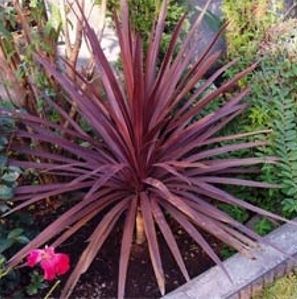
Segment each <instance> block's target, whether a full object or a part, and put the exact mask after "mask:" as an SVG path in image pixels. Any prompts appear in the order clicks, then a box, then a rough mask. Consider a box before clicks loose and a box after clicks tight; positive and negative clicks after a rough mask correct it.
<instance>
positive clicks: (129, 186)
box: [2, 0, 285, 299]
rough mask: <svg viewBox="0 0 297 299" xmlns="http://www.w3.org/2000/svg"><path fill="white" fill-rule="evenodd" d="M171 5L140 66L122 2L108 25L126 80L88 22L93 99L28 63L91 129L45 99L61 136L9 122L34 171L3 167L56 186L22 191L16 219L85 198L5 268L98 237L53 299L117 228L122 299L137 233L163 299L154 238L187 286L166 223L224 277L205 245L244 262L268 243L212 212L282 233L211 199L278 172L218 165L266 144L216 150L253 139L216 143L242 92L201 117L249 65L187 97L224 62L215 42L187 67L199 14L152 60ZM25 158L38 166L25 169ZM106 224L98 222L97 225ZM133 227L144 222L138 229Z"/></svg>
mask: <svg viewBox="0 0 297 299" xmlns="http://www.w3.org/2000/svg"><path fill="white" fill-rule="evenodd" d="M167 2H168V1H167V0H164V1H163V4H162V7H161V10H160V15H159V18H158V20H157V21H156V24H155V26H154V28H153V30H152V33H151V39H150V43H149V47H148V50H147V53H146V54H144V53H143V47H142V42H141V39H140V37H139V35H137V33H134V32H133V30H132V29H131V26H130V24H129V21H128V20H129V16H128V7H127V2H126V0H121V1H120V3H121V9H120V12H119V14H118V15H116V16H115V25H116V30H117V34H118V38H119V43H120V48H121V59H122V68H123V75H122V76H116V74H115V72H114V71H113V69H112V67H111V65H110V64H109V63H108V61H107V58H106V56H105V55H104V53H103V50H102V47H101V46H100V43H99V42H98V39H97V37H96V34H95V32H94V31H93V30H92V29H91V28H90V26H89V24H88V22H87V21H86V20H85V24H84V33H85V35H86V38H87V40H88V42H89V44H90V47H91V49H92V52H93V56H94V62H95V64H96V71H97V74H98V77H99V78H100V80H101V86H102V88H103V92H101V93H100V96H99V95H98V93H97V92H95V90H94V89H93V88H92V87H90V88H89V89H88V91H86V90H85V89H84V86H85V85H87V84H88V83H87V82H86V81H84V78H82V77H80V82H81V83H82V84H78V83H77V82H78V81H73V80H71V78H70V77H68V75H67V74H65V73H63V72H61V71H60V70H58V69H57V67H56V65H54V64H53V63H52V62H50V61H49V60H48V59H47V58H46V57H43V56H41V55H38V56H36V60H37V61H38V62H39V63H40V64H41V65H42V66H43V67H44V68H45V70H46V71H47V72H48V73H49V74H50V75H51V76H52V77H54V78H55V80H56V81H57V82H58V83H59V84H60V86H61V87H62V88H63V89H64V90H65V92H66V93H67V94H68V99H69V102H70V103H75V105H76V106H77V107H78V111H79V113H80V115H81V117H82V118H84V119H86V120H87V121H88V123H89V125H90V126H91V128H92V133H86V132H85V131H84V130H83V129H82V128H81V127H80V125H79V123H77V122H75V121H74V120H72V119H71V118H69V116H68V115H67V113H66V112H65V111H64V110H63V108H62V107H61V106H59V105H58V103H56V102H54V101H52V100H51V99H48V102H49V104H51V105H52V106H53V107H54V108H55V109H56V110H57V111H58V112H59V113H60V115H61V117H63V118H65V120H67V121H68V122H69V127H68V128H65V126H60V125H58V124H56V123H52V122H50V121H47V120H44V119H40V118H38V117H36V116H31V115H28V114H26V113H23V112H14V113H11V115H12V116H13V117H14V118H15V119H16V120H17V122H19V124H20V125H19V126H18V128H17V129H16V131H15V139H14V140H15V142H14V143H13V144H12V146H11V147H12V149H14V150H15V151H16V152H18V153H21V154H25V155H28V156H30V157H31V160H30V161H25V160H23V161H21V160H20V159H19V160H12V159H11V160H10V163H11V164H12V165H16V166H19V167H22V168H33V169H36V170H40V171H42V172H47V173H51V174H55V175H57V177H59V178H61V180H60V182H59V183H55V184H48V185H38V186H33V185H30V186H21V187H18V189H17V190H16V198H15V201H16V202H17V203H19V204H18V205H17V206H16V207H15V208H14V209H13V210H12V211H17V210H20V209H23V208H26V207H29V206H30V205H32V204H37V203H39V202H40V201H42V200H44V199H46V198H49V197H53V196H58V195H62V194H65V193H69V192H74V191H78V190H81V191H83V192H85V195H84V196H82V197H81V199H80V200H77V201H75V202H74V203H73V205H72V207H70V208H69V209H68V210H67V211H66V212H64V213H63V214H61V215H60V216H59V217H58V219H56V220H55V221H54V222H53V223H51V224H50V225H49V226H48V227H47V228H45V229H44V230H43V231H42V232H41V233H40V234H39V235H38V236H37V237H36V238H35V239H33V240H32V241H31V242H30V243H29V244H28V245H26V246H25V247H24V248H23V249H21V250H20V251H19V252H18V253H17V254H16V255H15V256H13V257H12V259H11V260H10V261H9V265H10V266H15V265H17V264H18V263H20V262H21V261H22V260H23V259H24V257H26V256H27V255H28V253H29V252H30V251H31V250H32V249H35V248H40V247H41V246H43V245H46V244H48V245H49V246H53V247H57V246H59V245H60V244H62V243H63V242H65V240H67V239H68V238H69V237H71V236H72V235H73V234H74V233H76V232H77V231H78V230H79V229H81V228H82V227H84V226H85V225H86V224H87V223H88V222H90V221H91V220H94V219H96V217H97V218H98V224H97V227H96V228H95V229H94V232H93V233H92V234H91V236H90V237H89V238H88V240H87V241H88V243H87V245H86V248H85V250H84V252H83V253H82V255H81V257H80V259H79V261H78V262H77V264H76V266H75V268H74V270H73V271H72V273H71V275H70V277H69V278H68V281H67V282H66V285H65V287H64V289H63V291H62V294H61V297H62V298H64V299H65V298H68V296H69V295H70V294H71V292H72V291H73V289H74V287H75V285H76V283H77V281H78V279H79V278H80V276H81V275H82V274H83V273H84V272H86V271H87V269H88V268H89V266H90V265H91V263H92V261H93V260H94V258H95V257H96V255H97V254H98V252H99V250H100V249H101V247H102V246H103V244H104V242H105V241H106V239H107V238H108V237H109V235H110V233H111V231H112V230H113V229H114V227H115V226H116V225H117V223H118V222H119V219H120V218H122V217H124V218H125V221H124V224H123V235H122V242H121V252H120V259H119V282H118V297H119V298H123V297H124V291H125V283H126V276H127V269H128V261H129V257H130V253H131V247H132V244H133V242H134V231H135V230H137V225H136V223H143V228H144V234H145V238H146V240H147V245H148V249H149V254H150V259H151V262H152V266H153V270H154V273H155V276H156V279H157V283H158V286H159V288H160V292H161V294H164V293H165V277H164V271H163V267H162V259H161V256H160V251H159V245H158V238H157V233H156V230H157V229H159V230H160V232H161V234H162V235H163V237H164V239H165V241H166V242H167V245H168V247H169V249H170V251H171V253H172V255H173V257H174V259H175V261H176V264H177V265H178V267H179V269H180V271H181V272H182V274H183V276H184V277H185V279H186V280H188V279H189V275H188V272H187V270H186V267H185V264H184V262H183V258H182V255H181V252H180V251H179V248H178V245H177V243H176V240H175V237H174V234H173V232H172V230H171V228H170V226H169V222H168V217H171V218H172V219H174V220H175V221H176V222H177V223H178V224H179V225H180V226H181V227H182V228H183V229H184V230H185V231H186V232H187V233H188V234H189V235H190V236H191V237H192V238H193V239H194V240H195V241H196V242H197V244H199V245H200V246H201V247H202V249H203V250H204V251H205V252H206V253H207V254H208V255H209V256H210V258H211V259H212V260H213V261H215V262H216V263H217V264H218V265H220V266H221V267H222V269H223V271H225V273H226V274H227V275H228V273H227V271H226V270H225V269H224V266H223V264H222V263H221V261H220V259H219V257H218V256H217V255H216V253H215V252H214V250H213V249H212V248H211V246H210V244H209V243H208V242H207V241H206V239H205V237H204V233H207V234H211V235H213V236H215V237H216V238H217V239H219V240H221V241H222V242H224V243H226V244H228V245H229V246H231V247H233V248H235V249H236V250H238V251H240V252H242V253H245V254H248V253H249V249H250V248H252V247H254V246H256V243H257V242H258V241H262V242H265V240H263V239H262V238H261V237H259V236H258V235H256V234H255V233H254V232H253V231H251V230H250V229H248V228H246V227H245V226H243V225H242V224H240V223H239V222H237V221H235V220H234V219H232V218H231V217H230V216H229V215H227V214H226V213H224V212H223V211H221V210H220V209H219V208H218V207H217V206H218V203H224V204H229V205H236V206H239V207H242V208H245V209H248V210H250V211H252V212H255V213H259V214H261V215H264V216H266V217H271V218H274V219H277V220H283V221H285V219H283V218H281V217H279V216H276V215H274V214H271V213H269V212H266V211H264V210H262V209H260V208H257V207H255V206H253V205H252V204H249V203H248V202H245V201H243V200H240V199H237V198H235V197H234V196H232V195H231V194H229V193H227V192H226V191H224V190H223V189H221V188H220V187H219V186H220V185H226V184H227V185H240V186H252V187H260V188H271V187H275V185H270V184H267V183H261V182H255V181H250V180H245V179H240V178H236V176H237V175H238V174H243V173H248V172H249V171H253V170H252V168H253V167H247V168H246V167H245V166H251V165H256V164H259V163H274V162H275V159H274V158H273V157H266V158H265V159H263V158H242V159H239V158H226V156H225V155H224V156H223V157H222V156H220V155H221V154H225V153H229V152H233V151H238V150H242V149H248V148H253V147H258V146H264V145H265V142H262V141H256V142H240V141H239V142H236V143H234V144H232V145H230V144H227V145H226V144H225V145H222V144H224V143H222V142H224V141H234V142H235V141H236V140H240V138H243V137H246V136H249V135H251V134H244V133H243V134H236V135H232V136H224V137H218V135H217V133H218V132H219V131H220V130H221V129H222V128H223V127H224V126H225V125H226V124H227V123H229V122H230V121H231V120H232V119H234V118H235V117H236V116H237V115H238V114H240V113H241V112H242V111H243V110H244V109H245V108H246V104H244V103H242V99H243V98H244V97H245V96H246V95H247V93H248V89H245V90H243V91H240V92H238V93H237V94H236V95H235V96H233V97H232V98H230V99H229V100H228V101H226V102H225V104H224V105H222V106H221V107H220V108H219V109H217V110H216V111H214V112H212V113H210V114H207V115H206V116H201V117H200V118H199V117H198V115H201V111H203V109H204V108H205V107H207V106H208V104H210V103H211V102H212V101H214V100H216V99H217V98H218V97H219V96H221V95H222V94H225V93H226V92H227V91H229V90H230V89H231V88H232V89H234V87H235V86H236V85H237V82H238V80H240V79H241V78H243V77H244V76H245V75H246V74H247V73H249V72H251V71H252V70H253V69H254V68H255V65H253V66H251V67H250V68H248V69H246V70H244V71H242V72H241V73H239V74H237V75H236V76H235V77H234V78H233V79H231V80H229V81H227V82H225V83H224V84H222V85H221V86H220V87H219V88H218V89H216V90H214V91H212V92H210V93H209V92H208V93H205V91H206V90H207V89H208V87H209V86H210V85H211V84H212V83H213V82H214V80H216V79H217V78H218V77H219V76H220V75H221V74H222V73H223V72H224V71H225V70H227V69H228V68H229V67H231V66H232V65H234V63H235V62H234V61H233V62H230V63H228V64H227V65H226V66H223V67H222V68H220V69H219V70H217V71H216V72H215V73H214V74H213V75H212V76H211V77H210V78H209V79H207V80H206V81H204V82H203V83H202V84H200V87H199V88H196V89H195V88H194V87H195V86H196V85H197V83H198V82H200V81H201V78H202V77H203V75H204V74H205V73H206V72H207V71H208V70H209V68H210V67H211V66H212V65H213V64H214V63H215V62H216V61H217V60H218V58H219V55H220V53H217V52H216V53H213V52H211V49H212V46H213V44H214V43H215V42H216V40H217V39H218V38H219V36H220V32H219V33H218V34H217V36H216V37H214V38H213V40H212V41H211V42H210V44H209V46H208V48H207V49H206V50H205V52H204V53H202V54H201V56H200V58H199V59H196V61H195V57H194V53H195V43H193V42H192V40H193V36H194V33H195V31H196V30H197V28H198V26H199V24H200V23H201V21H202V18H203V13H205V11H206V9H207V5H206V6H205V8H204V12H203V13H202V14H200V15H199V16H198V18H197V20H196V22H195V23H194V25H193V26H192V29H191V31H190V32H189V33H188V35H187V37H186V38H185V39H184V40H183V42H182V45H181V46H180V47H178V48H179V49H178V50H177V41H178V38H179V35H180V33H181V30H182V24H183V21H184V19H185V16H183V17H182V18H181V20H180V21H179V22H178V24H177V25H176V29H175V30H174V32H173V34H172V39H171V42H170V44H169V47H168V50H167V52H166V55H165V57H164V59H163V60H162V61H161V62H160V61H159V60H158V59H159V56H158V52H159V49H160V42H161V38H162V33H163V29H164V24H165V18H166V12H167V6H168V3H167ZM209 2H210V1H208V3H209ZM223 29H224V28H223ZM223 29H222V30H223ZM193 61H195V62H193ZM77 76H78V77H79V74H77ZM119 77H120V78H121V80H120V79H119ZM7 113H8V112H5V111H2V114H7ZM20 141H21V142H20ZM36 143H38V144H42V143H45V144H50V145H52V151H51V152H49V151H42V150H40V147H38V149H35V147H34V144H36ZM32 157H34V158H35V162H34V160H33V162H32ZM66 201H67V197H65V202H66ZM67 206H69V203H68V205H67ZM103 212H104V213H103ZM102 213H103V215H104V216H103V218H101V216H100V217H99V215H102ZM137 219H138V220H140V221H136V220H137ZM121 223H122V222H121ZM138 229H140V228H138ZM49 243H50V244H49Z"/></svg>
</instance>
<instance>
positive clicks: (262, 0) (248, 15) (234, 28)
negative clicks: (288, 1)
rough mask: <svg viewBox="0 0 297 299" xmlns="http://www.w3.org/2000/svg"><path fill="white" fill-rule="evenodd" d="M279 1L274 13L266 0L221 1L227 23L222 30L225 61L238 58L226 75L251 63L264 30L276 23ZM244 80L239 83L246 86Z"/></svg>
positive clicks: (247, 79) (230, 74)
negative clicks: (224, 29) (224, 33)
mask: <svg viewBox="0 0 297 299" xmlns="http://www.w3.org/2000/svg"><path fill="white" fill-rule="evenodd" d="M281 2H282V1H277V3H276V4H277V5H276V7H275V9H274V10H272V9H270V7H269V6H270V1H268V0H235V1H234V0H225V1H224V2H223V6H222V10H223V14H224V17H225V19H226V20H227V21H229V22H230V24H229V26H228V28H227V31H226V42H227V56H228V59H234V58H239V63H238V64H237V65H236V66H235V67H233V68H231V70H229V71H228V72H227V76H232V75H234V74H235V73H236V72H237V71H238V70H240V69H243V68H245V67H247V66H248V65H249V64H251V63H252V62H253V61H254V60H255V57H256V55H257V53H258V50H259V45H260V42H261V41H262V39H263V38H264V36H265V33H266V31H267V29H268V28H269V27H270V26H271V25H272V24H274V23H275V22H276V20H277V10H278V9H279V8H280V6H281ZM249 78H250V77H247V78H246V79H245V80H244V81H243V84H247V81H249Z"/></svg>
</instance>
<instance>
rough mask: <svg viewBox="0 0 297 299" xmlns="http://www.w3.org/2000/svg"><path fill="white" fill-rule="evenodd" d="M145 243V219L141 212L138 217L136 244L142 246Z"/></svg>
mask: <svg viewBox="0 0 297 299" xmlns="http://www.w3.org/2000/svg"><path fill="white" fill-rule="evenodd" d="M144 241H145V236H144V223H143V217H142V214H141V212H140V211H138V212H137V216H136V244H138V245H141V244H143V243H144Z"/></svg>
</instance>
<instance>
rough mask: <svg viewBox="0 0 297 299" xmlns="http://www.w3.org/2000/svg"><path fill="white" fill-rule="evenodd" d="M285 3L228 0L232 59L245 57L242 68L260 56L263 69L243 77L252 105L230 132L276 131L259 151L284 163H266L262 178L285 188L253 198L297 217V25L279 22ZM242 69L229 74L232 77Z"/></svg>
mask: <svg viewBox="0 0 297 299" xmlns="http://www.w3.org/2000/svg"><path fill="white" fill-rule="evenodd" d="M281 3H282V1H277V2H276V4H277V5H276V7H274V10H273V9H272V8H271V7H270V4H269V1H267V0H257V1H252V0H248V1H231V0H225V1H224V5H223V11H224V14H225V17H226V19H228V20H229V21H230V25H229V27H228V30H227V34H226V40H227V46H228V55H227V56H228V59H234V58H239V60H240V63H239V66H241V67H243V66H246V65H248V64H250V63H251V62H252V61H255V60H259V59H260V63H259V66H258V68H257V70H256V71H255V72H254V73H253V74H251V75H250V76H248V77H246V78H245V80H244V81H241V84H243V85H246V84H247V85H250V86H251V87H252V90H251V94H250V97H249V103H250V108H249V109H248V110H247V111H246V113H245V114H243V115H242V116H241V117H240V118H239V119H238V120H237V121H236V122H233V124H232V125H231V126H229V127H228V128H227V131H231V132H234V130H235V129H236V130H238V128H239V129H240V131H250V132H251V131H255V130H263V129H270V130H271V134H269V135H268V136H267V137H265V138H266V139H269V142H270V146H269V147H266V148H265V149H264V148H260V149H259V150H258V151H257V155H258V156H263V155H267V154H269V155H275V156H277V157H279V158H280V162H279V164H278V165H264V167H263V169H262V173H261V176H262V179H264V180H265V181H269V182H274V183H278V184H280V185H281V187H282V188H281V189H273V190H272V189H271V190H269V191H261V192H257V193H256V194H254V198H253V201H254V202H255V203H257V204H259V205H260V206H262V207H264V208H266V209H269V210H273V211H279V212H282V213H283V214H284V215H286V216H288V217H293V216H296V215H297V195H296V194H297V151H296V149H297V114H296V113H297V110H296V109H297V107H296V94H297V85H296V75H297V64H296V63H297V59H296V57H297V55H296V50H294V49H296V36H297V34H296V32H297V30H296V28H297V24H296V21H294V20H288V21H286V22H280V21H279V22H276V21H277V20H278V18H277V14H276V12H277V10H278V9H280V8H281ZM276 23H277V24H276ZM294 45H295V48H294ZM237 67H238V66H236V67H235V68H232V69H231V70H230V71H229V72H227V74H226V76H227V77H230V76H232V75H233V74H234V72H236V71H237ZM261 138H263V137H261ZM246 154H249V153H248V151H247V152H244V153H241V155H244V156H245V155H246Z"/></svg>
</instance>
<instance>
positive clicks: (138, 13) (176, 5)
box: [95, 0, 187, 54]
mask: <svg viewBox="0 0 297 299" xmlns="http://www.w3.org/2000/svg"><path fill="white" fill-rule="evenodd" d="M100 2H101V1H100V0H97V1H95V3H100ZM128 2H129V12H130V17H131V23H132V24H133V25H134V27H135V29H136V30H137V32H139V33H140V35H141V37H142V39H143V41H144V47H145V48H146V47H147V43H148V39H149V35H150V32H151V29H152V26H153V25H154V22H155V20H156V18H157V17H158V14H159V11H160V7H161V3H162V0H129V1H128ZM107 7H108V11H109V12H112V11H114V10H115V9H118V8H119V0H110V1H108V2H107ZM186 12H187V1H185V0H176V1H173V0H171V1H170V4H169V7H168V15H167V20H166V28H165V32H164V34H163V41H162V45H161V48H162V51H161V53H163V54H164V52H165V49H166V46H167V45H168V43H169V40H170V37H171V33H172V31H173V29H174V27H175V25H176V23H177V22H178V20H179V19H180V17H181V16H182V15H183V14H184V13H186Z"/></svg>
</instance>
